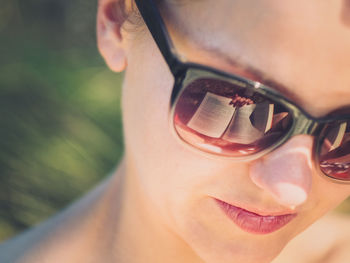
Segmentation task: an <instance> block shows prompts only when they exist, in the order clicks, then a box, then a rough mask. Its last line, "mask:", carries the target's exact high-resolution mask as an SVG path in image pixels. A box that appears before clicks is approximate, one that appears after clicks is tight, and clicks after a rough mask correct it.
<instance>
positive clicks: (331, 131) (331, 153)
mask: <svg viewBox="0 0 350 263" xmlns="http://www.w3.org/2000/svg"><path fill="white" fill-rule="evenodd" d="M323 137H324V139H323V141H322V146H321V148H320V156H319V160H320V167H321V170H322V171H323V172H324V173H325V174H326V175H328V176H329V177H332V178H335V179H338V180H343V181H350V121H347V122H339V123H336V124H331V125H328V126H327V127H326V128H325V130H324V136H323Z"/></svg>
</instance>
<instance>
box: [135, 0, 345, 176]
mask: <svg viewBox="0 0 350 263" xmlns="http://www.w3.org/2000/svg"><path fill="white" fill-rule="evenodd" d="M135 2H136V5H137V7H138V9H139V12H140V14H141V16H142V18H143V20H144V22H145V24H146V25H147V27H148V29H149V31H150V33H151V34H152V36H153V38H154V41H155V42H156V44H157V46H158V48H159V50H160V52H161V53H162V55H163V57H164V59H165V61H166V62H167V64H168V66H169V69H170V71H171V73H172V74H173V76H174V79H175V81H174V88H173V91H172V95H171V99H170V116H171V118H170V119H171V126H172V128H173V130H174V131H175V133H176V134H177V137H179V138H180V139H181V141H182V142H185V143H186V144H187V145H189V146H191V148H195V149H197V150H199V151H201V152H205V153H209V154H211V155H215V156H220V157H222V158H230V159H232V160H254V159H257V158H260V157H262V156H263V155H265V154H267V153H269V152H271V151H273V150H274V149H276V148H277V147H279V146H281V145H282V144H284V143H285V142H286V141H287V140H288V139H290V138H291V137H292V136H295V135H298V134H307V135H311V136H314V138H315V141H314V144H313V148H314V149H313V159H314V160H315V164H316V165H315V167H316V168H317V169H318V170H319V171H320V174H323V175H325V176H326V177H327V178H329V179H331V180H332V181H334V182H338V183H350V115H349V114H348V113H347V114H345V113H344V114H338V115H337V116H331V117H325V118H314V117H312V116H310V115H309V114H307V113H306V112H305V111H304V110H302V109H301V108H300V107H298V106H297V105H296V104H295V103H293V102H292V101H290V100H289V99H287V98H286V97H284V96H283V95H282V94H280V93H279V92H278V91H276V90H274V89H273V88H271V87H268V86H266V85H263V84H261V83H260V82H257V81H252V80H249V79H246V78H243V77H240V76H237V75H233V74H229V73H226V72H223V71H220V70H218V69H214V68H211V67H208V66H205V65H200V64H196V63H189V62H184V61H182V60H181V59H180V56H178V55H177V54H176V50H175V47H174V45H173V43H172V41H171V38H170V35H169V33H168V31H167V29H166V27H165V23H164V21H163V19H162V17H161V14H160V12H159V9H158V7H157V5H156V3H155V2H154V1H153V0H135Z"/></svg>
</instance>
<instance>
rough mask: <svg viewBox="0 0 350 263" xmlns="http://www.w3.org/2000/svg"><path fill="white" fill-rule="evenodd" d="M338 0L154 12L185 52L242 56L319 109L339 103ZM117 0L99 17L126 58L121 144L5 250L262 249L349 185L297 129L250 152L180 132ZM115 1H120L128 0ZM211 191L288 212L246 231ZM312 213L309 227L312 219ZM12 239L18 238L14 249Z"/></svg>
mask: <svg viewBox="0 0 350 263" xmlns="http://www.w3.org/2000/svg"><path fill="white" fill-rule="evenodd" d="M346 3H347V2H346V1H316V0H313V1H307V2H305V1H301V0H296V1H287V2H286V1H283V2H282V1H278V0H260V1H247V0H236V1H232V0H220V1H217V2H216V3H215V5H212V2H211V1H207V0H203V1H189V2H181V4H169V5H167V6H165V8H164V13H165V17H166V24H167V27H168V29H169V31H170V33H171V36H172V38H173V40H174V42H175V45H176V48H177V49H178V51H179V53H180V54H181V55H182V56H183V57H185V58H186V59H187V60H189V61H193V62H197V63H201V64H204V65H208V66H211V67H215V68H218V69H221V70H224V71H227V72H231V73H236V74H240V75H243V76H246V77H249V73H247V72H246V71H245V69H244V68H245V67H244V66H238V65H249V66H250V67H254V68H256V69H258V70H260V71H262V72H263V73H264V75H265V76H264V78H265V79H274V80H275V81H277V82H278V83H281V84H282V85H283V86H285V87H286V89H287V93H286V96H290V97H291V98H293V99H294V101H295V102H296V103H297V104H299V105H300V106H301V107H303V108H304V110H305V111H307V112H308V113H310V114H311V115H313V116H315V117H320V116H324V115H326V114H328V113H330V112H332V111H334V110H336V109H338V108H340V107H343V106H348V105H350V88H349V87H350V53H349V52H348V50H349V48H350V27H349V24H348V23H347V22H346V21H347V19H345V18H344V17H345V15H344V12H345V11H344V10H347V9H348V6H347V5H348V4H346ZM120 5H121V3H120V2H119V1H118V0H100V1H99V10H98V19H97V28H98V45H99V49H100V52H101V54H102V56H103V57H104V59H105V60H106V63H107V64H108V66H109V67H110V68H111V69H112V70H114V71H117V72H120V71H123V70H125V79H124V84H123V101H122V103H123V119H124V134H125V157H124V159H123V161H122V163H121V165H120V167H119V169H118V171H117V172H116V173H115V174H114V175H113V176H111V177H110V178H109V179H108V181H106V182H103V183H102V184H101V185H100V186H99V187H98V188H96V189H95V190H93V191H92V192H90V193H89V194H88V195H87V196H86V197H84V198H83V199H81V200H80V201H78V202H77V203H75V204H74V205H73V206H71V207H70V208H68V209H67V210H66V211H64V212H63V213H61V214H60V215H58V216H57V217H54V218H52V219H51V220H49V221H47V222H46V223H45V224H43V225H41V226H39V227H38V228H36V229H34V230H32V231H30V232H28V233H27V234H25V235H24V236H22V237H19V238H18V239H17V240H13V241H10V242H8V243H5V245H3V246H2V247H0V252H1V251H7V252H6V253H7V255H8V256H7V259H9V261H8V262H38V259H40V260H43V261H42V262H101V261H102V262H208V263H211V262H213V263H214V262H223V263H225V262H248V263H250V262H262V263H263V262H271V261H272V260H273V259H274V258H275V257H276V256H277V255H278V254H279V253H280V252H281V250H282V249H283V248H284V247H285V246H286V245H287V243H288V242H289V241H290V240H292V239H293V238H294V237H296V236H297V235H298V234H300V233H301V232H303V231H304V230H305V229H307V228H308V227H310V225H312V224H313V223H314V222H316V221H317V220H318V219H320V218H321V217H322V216H323V215H325V214H326V213H327V212H329V211H331V210H333V209H334V208H335V207H337V206H338V205H339V204H340V203H341V202H342V201H344V200H345V199H346V198H347V197H349V195H350V185H342V184H336V183H334V182H331V181H329V180H326V179H325V178H324V177H322V176H320V174H319V173H318V172H317V171H316V169H315V167H314V163H313V159H312V145H313V138H312V137H311V136H306V135H299V136H295V137H293V138H292V139H290V140H289V141H288V142H287V143H285V144H284V145H283V146H281V147H279V148H278V149H276V150H275V151H273V152H271V153H269V154H267V155H265V156H264V157H262V158H260V159H258V160H254V161H249V162H232V161H228V160H220V159H214V158H210V157H208V156H205V155H201V154H199V153H198V152H195V151H191V150H190V149H189V148H187V147H184V146H183V145H182V144H181V143H179V141H178V140H177V138H175V136H174V135H173V134H172V132H171V130H170V128H169V120H168V107H169V98H170V94H171V89H172V84H173V77H172V75H171V73H170V72H169V69H168V67H167V65H166V63H165V61H164V60H163V58H162V56H161V54H160V52H159V50H158V48H157V46H156V44H155V43H154V41H153V39H152V37H151V35H150V34H149V32H148V31H147V30H146V29H145V28H142V27H141V28H136V29H135V28H134V25H132V24H130V22H128V20H125V16H124V15H123V13H122V12H114V11H113V9H112V8H114V6H120ZM344 5H345V6H344ZM125 8H126V10H127V11H128V10H130V8H131V4H130V2H128V1H127V2H126V5H125ZM111 14H112V15H111ZM348 15H350V13H348ZM228 18H229V19H228ZM131 29H134V30H131ZM204 46H205V47H204ZM213 50H215V54H214V51H213ZM218 52H220V53H221V54H225V57H223V56H222V55H218V54H217V53H218ZM330 85H331V86H330ZM330 87H331V88H330ZM315 102H317V103H315ZM213 197H215V198H219V199H221V200H224V201H226V202H229V203H232V204H236V205H238V206H241V207H243V208H246V209H247V208H252V207H253V208H254V209H255V210H258V211H261V212H262V213H263V212H264V211H275V212H284V213H286V212H296V213H298V216H297V217H296V218H295V219H294V220H293V221H291V222H290V223H289V224H287V225H286V226H284V227H283V228H282V229H280V230H278V231H276V232H273V233H270V234H268V235H255V234H250V233H247V232H245V231H243V230H241V229H240V228H238V227H237V226H236V225H235V224H233V223H232V222H231V221H230V220H229V219H228V218H227V217H226V215H224V214H223V213H222V211H221V210H220V209H219V207H218V206H217V205H216V203H215V202H214V200H213ZM330 220H331V219H330ZM320 222H321V221H320ZM331 222H334V221H331ZM326 225H332V224H326ZM315 226H318V228H317V227H316V228H310V229H316V230H317V229H318V230H317V231H319V232H317V233H320V231H323V230H324V225H322V224H321V225H320V224H319V225H317V224H315ZM316 230H315V231H316ZM305 233H308V232H307V231H306V232H305ZM339 233H343V234H344V231H339ZM348 234H349V233H346V235H348ZM339 235H341V234H339ZM309 236H310V237H314V236H315V232H312V231H311V234H309ZM306 240H307V239H306ZM334 240H339V236H338V235H337V237H336V238H334ZM309 243H310V242H309ZM292 244H293V243H292ZM329 246H330V244H328V243H327V244H325V247H329ZM300 247H302V246H299V247H298V246H297V245H296V246H295V247H294V249H295V250H297V251H301V250H300ZM303 247H305V246H303ZM1 249H2V250H1ZM19 249H20V250H21V251H24V252H22V253H19V254H18V250H19ZM298 249H299V250H298ZM295 250H294V252H291V253H295ZM16 251H17V252H16ZM319 251H324V250H322V249H321V250H319ZM0 254H1V253H0ZM282 255H283V254H282ZM0 259H1V256H0ZM302 260H303V259H300V261H298V262H303V261H302ZM304 260H305V259H304ZM342 260H343V259H342ZM5 262H6V261H5ZM282 262H283V261H282ZM284 262H286V261H284ZM305 262H306V261H305ZM320 262H321V261H320ZM334 262H335V261H334ZM339 262H340V261H339ZM343 262H344V261H343Z"/></svg>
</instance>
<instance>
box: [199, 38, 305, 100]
mask: <svg viewBox="0 0 350 263" xmlns="http://www.w3.org/2000/svg"><path fill="white" fill-rule="evenodd" d="M195 43H196V45H198V46H199V47H200V48H201V49H202V50H204V51H207V52H208V53H211V54H214V55H215V56H216V57H219V58H221V59H222V60H224V61H225V62H226V63H228V64H229V65H230V66H232V67H234V68H237V69H240V70H242V71H244V72H246V73H247V74H248V75H249V76H250V77H248V79H250V78H251V80H253V81H257V82H260V83H261V84H263V85H265V86H268V87H269V88H272V89H274V90H276V91H278V92H279V93H281V94H282V95H284V96H285V97H286V98H288V99H289V100H292V101H293V103H295V104H299V103H300V102H301V101H302V100H301V97H300V96H298V95H297V94H296V93H294V92H292V91H291V88H288V87H287V86H285V85H283V84H282V83H280V82H278V81H277V80H275V79H273V78H272V77H270V76H268V74H267V73H265V72H263V71H261V70H259V69H257V68H254V67H252V66H251V65H248V64H246V63H243V62H241V61H239V59H238V58H232V57H230V56H228V55H227V54H225V53H224V52H222V51H221V50H220V49H218V48H216V47H209V46H207V45H206V44H204V43H203V42H199V41H195ZM228 73H230V72H228ZM230 74H235V73H230ZM237 75H238V76H239V74H237ZM243 77H244V76H243ZM244 78H246V77H244Z"/></svg>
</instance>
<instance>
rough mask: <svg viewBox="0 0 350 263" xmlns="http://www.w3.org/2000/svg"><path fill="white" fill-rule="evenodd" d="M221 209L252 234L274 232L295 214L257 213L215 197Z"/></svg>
mask: <svg viewBox="0 0 350 263" xmlns="http://www.w3.org/2000/svg"><path fill="white" fill-rule="evenodd" d="M215 201H216V203H217V204H218V206H219V207H220V208H221V210H222V211H223V212H224V213H225V214H226V215H227V216H228V217H229V219H231V220H232V221H233V222H234V223H235V224H236V225H237V226H238V227H239V228H241V229H242V230H244V231H246V232H248V233H252V234H259V235H262V234H269V233H272V232H275V231H277V230H279V229H281V228H282V227H284V226H285V225H287V224H288V223H289V222H290V221H292V220H293V219H294V218H295V217H296V216H297V214H296V213H292V214H280V215H259V214H257V213H254V212H251V211H248V210H245V209H243V208H241V207H237V206H234V205H231V204H228V203H226V202H224V201H221V200H219V199H215Z"/></svg>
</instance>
